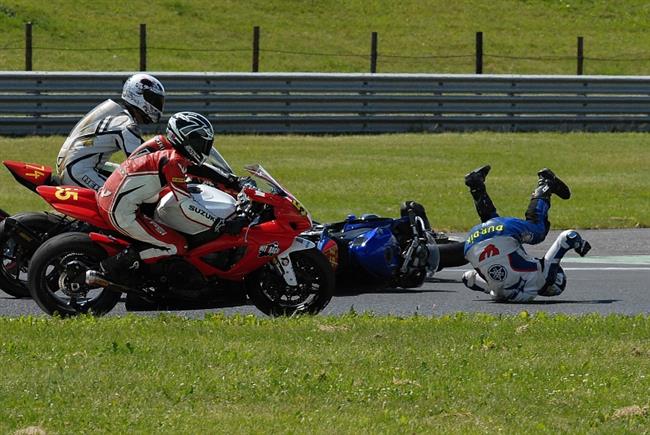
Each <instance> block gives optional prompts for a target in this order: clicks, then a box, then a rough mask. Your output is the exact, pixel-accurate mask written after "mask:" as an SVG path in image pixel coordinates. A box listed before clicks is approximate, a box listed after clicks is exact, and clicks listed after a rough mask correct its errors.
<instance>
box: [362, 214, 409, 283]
mask: <svg viewBox="0 0 650 435" xmlns="http://www.w3.org/2000/svg"><path fill="white" fill-rule="evenodd" d="M399 254H400V248H399V243H398V242H397V239H396V238H395V236H394V235H393V233H392V232H391V231H390V228H386V227H379V228H372V229H370V230H369V231H366V232H364V233H362V234H360V235H358V236H357V237H356V238H355V239H354V240H353V241H352V243H350V257H351V260H352V261H353V262H356V263H358V264H359V265H360V266H361V267H362V268H363V269H365V270H366V271H367V272H368V273H370V274H372V275H375V276H377V277H379V278H384V279H390V278H391V277H392V276H393V275H394V273H395V270H396V269H397V267H398V266H399Z"/></svg>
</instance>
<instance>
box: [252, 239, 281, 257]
mask: <svg viewBox="0 0 650 435" xmlns="http://www.w3.org/2000/svg"><path fill="white" fill-rule="evenodd" d="M279 253H280V244H279V243H278V242H273V243H269V244H268V245H262V246H260V249H259V250H258V251H257V256H258V257H272V256H274V255H278V254H279Z"/></svg>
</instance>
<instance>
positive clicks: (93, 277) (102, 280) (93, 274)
mask: <svg viewBox="0 0 650 435" xmlns="http://www.w3.org/2000/svg"><path fill="white" fill-rule="evenodd" d="M86 285H91V286H96V287H104V288H106V287H113V288H118V289H122V290H130V289H129V288H128V287H125V286H123V285H121V284H116V283H114V282H111V281H109V280H107V279H106V277H105V276H104V275H103V274H102V273H101V272H97V271H96V270H87V271H86Z"/></svg>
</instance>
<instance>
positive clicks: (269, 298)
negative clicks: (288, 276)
mask: <svg viewBox="0 0 650 435" xmlns="http://www.w3.org/2000/svg"><path fill="white" fill-rule="evenodd" d="M289 256H290V258H291V263H292V265H293V270H294V272H295V274H296V279H297V281H298V285H296V286H291V285H289V284H287V282H286V281H285V280H284V278H283V277H282V275H281V273H280V272H279V271H278V269H277V268H276V267H275V266H273V265H272V264H267V265H266V266H264V267H262V268H261V269H260V270H259V271H257V272H256V273H254V274H252V275H251V276H249V278H248V279H247V280H246V291H247V294H248V297H249V299H250V300H251V302H252V303H253V305H255V306H256V307H257V309H259V310H260V311H262V312H263V313H264V314H267V315H269V316H274V317H278V316H293V315H299V314H317V313H319V312H320V311H321V310H322V309H323V308H325V307H326V306H327V304H328V303H329V301H330V300H331V299H332V295H333V294H334V289H335V277H334V271H333V270H332V267H331V265H330V263H329V261H328V260H327V258H326V257H325V256H324V255H323V253H321V252H320V251H319V250H317V249H308V250H304V251H296V252H293V253H291V254H289Z"/></svg>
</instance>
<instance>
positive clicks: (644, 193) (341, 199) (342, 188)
mask: <svg viewBox="0 0 650 435" xmlns="http://www.w3.org/2000/svg"><path fill="white" fill-rule="evenodd" d="M62 142H63V138H61V137H27V138H19V139H10V138H0V150H1V151H0V159H2V160H5V159H14V160H24V161H32V162H35V163H45V164H52V163H54V160H55V158H56V154H57V152H58V149H59V146H60V144H61V143H62ZM216 146H217V148H218V149H219V150H220V151H221V153H222V154H223V155H224V157H225V158H226V159H227V160H228V161H229V162H230V163H231V165H232V166H233V168H234V169H235V171H237V172H238V173H239V174H240V175H241V174H243V169H242V166H243V165H244V164H246V163H254V162H261V163H262V164H263V165H264V166H265V167H266V168H267V169H268V170H269V171H270V172H271V173H272V174H273V175H274V176H276V178H277V179H278V180H279V181H280V182H281V183H282V184H283V185H285V187H287V188H288V189H289V190H290V191H291V192H292V193H294V194H295V195H296V196H297V197H298V198H299V199H300V200H301V201H302V202H303V204H304V205H305V206H306V207H307V208H308V209H309V210H310V211H311V213H312V215H313V216H314V218H315V219H317V220H319V221H322V222H328V221H329V222H332V221H336V220H342V219H344V218H345V216H346V215H347V214H348V213H354V214H357V215H358V214H362V213H376V214H379V215H383V216H397V215H398V213H399V204H400V203H401V202H402V201H404V200H407V199H413V200H417V201H419V202H421V203H422V204H424V206H425V207H426V209H427V212H428V214H429V216H430V219H431V221H432V224H433V226H434V227H435V228H438V229H445V230H459V231H463V230H467V229H469V228H470V227H471V226H472V225H474V224H475V223H477V217H476V213H475V211H474V206H473V203H472V200H471V197H470V195H469V193H468V192H467V188H466V187H465V185H464V184H463V175H464V174H465V173H467V172H468V171H469V170H471V169H473V168H475V167H477V166H479V165H482V164H484V163H490V164H491V165H492V168H493V169H492V172H491V173H490V175H489V178H488V181H487V185H488V189H489V192H490V193H491V195H492V197H493V199H494V202H495V203H496V205H497V208H498V209H499V211H500V212H501V214H502V215H513V216H523V213H524V211H525V209H526V207H527V205H528V198H529V195H530V192H531V191H532V189H533V187H534V186H535V183H536V181H537V176H536V172H537V170H539V169H540V168H542V167H544V166H548V167H550V168H552V169H553V170H555V171H556V173H557V174H558V175H560V176H561V177H562V178H563V179H565V180H566V182H567V183H568V184H569V185H570V186H571V188H572V190H573V197H572V198H571V199H570V200H568V201H562V200H560V199H559V198H554V199H553V201H552V202H553V206H552V208H551V213H550V220H551V222H552V223H553V225H554V227H555V228H570V227H577V228H621V227H623V228H624V227H637V226H640V227H648V226H650V191H649V190H648V188H647V186H648V183H647V177H648V175H647V174H648V167H650V151H649V149H650V148H649V147H650V136H648V135H646V134H631V133H615V134H583V133H578V134H494V133H474V134H438V135H429V134H409V135H382V136H338V137H310V136H221V137H218V138H217V142H216ZM0 208H5V209H7V210H8V211H10V212H12V213H15V212H18V211H25V210H40V209H47V208H48V206H47V204H45V203H44V202H43V201H42V200H41V199H40V197H38V196H37V195H35V194H33V193H30V192H29V191H27V190H26V189H25V188H23V187H22V186H19V185H18V184H17V183H16V182H15V181H13V179H12V178H11V176H10V175H9V173H8V171H7V170H5V169H4V168H3V169H2V170H0Z"/></svg>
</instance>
